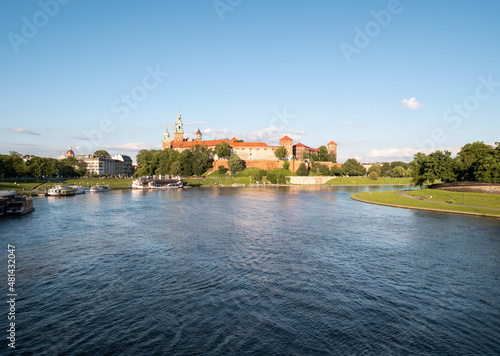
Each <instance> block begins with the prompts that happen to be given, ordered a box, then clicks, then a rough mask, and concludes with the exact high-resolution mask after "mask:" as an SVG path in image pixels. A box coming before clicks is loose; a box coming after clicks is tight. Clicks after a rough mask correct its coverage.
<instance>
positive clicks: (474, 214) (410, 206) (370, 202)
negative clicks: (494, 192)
mask: <svg viewBox="0 0 500 356" xmlns="http://www.w3.org/2000/svg"><path fill="white" fill-rule="evenodd" d="M389 192H396V193H397V191H389ZM359 194H360V193H353V194H351V195H350V197H351V199H353V200H356V201H359V202H361V203H367V204H375V205H382V206H388V207H393V208H401V209H413V210H422V211H430V212H435V213H448V214H460V215H469V216H480V217H489V218H497V219H500V214H488V213H476V212H471V211H460V210H452V209H439V208H429V207H420V206H415V205H400V204H394V203H386V202H379V201H373V200H369V199H365V198H363V197H360V196H359ZM417 201H419V200H417ZM407 202H410V201H407ZM456 207H461V206H460V205H456ZM481 208H482V209H491V208H488V207H481ZM493 209H494V208H493Z"/></svg>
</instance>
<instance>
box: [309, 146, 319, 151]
mask: <svg viewBox="0 0 500 356" xmlns="http://www.w3.org/2000/svg"><path fill="white" fill-rule="evenodd" d="M309 151H314V152H319V148H312V147H309Z"/></svg>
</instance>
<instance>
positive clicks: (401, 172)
mask: <svg viewBox="0 0 500 356" xmlns="http://www.w3.org/2000/svg"><path fill="white" fill-rule="evenodd" d="M406 175H407V172H406V169H404V168H403V167H401V166H396V167H394V168H393V169H392V176H393V177H398V178H401V177H406Z"/></svg>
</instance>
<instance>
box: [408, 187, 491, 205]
mask: <svg viewBox="0 0 500 356" xmlns="http://www.w3.org/2000/svg"><path fill="white" fill-rule="evenodd" d="M398 194H399V195H401V196H402V197H405V198H411V199H417V200H420V201H427V202H430V203H434V204H443V205H452V206H463V207H466V208H477V209H491V210H500V208H490V207H487V206H474V205H462V204H453V203H446V202H442V201H434V200H430V199H422V198H417V197H414V196H411V195H408V194H406V193H405V192H404V191H403V190H399V191H398Z"/></svg>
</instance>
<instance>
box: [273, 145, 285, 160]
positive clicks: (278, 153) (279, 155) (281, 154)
mask: <svg viewBox="0 0 500 356" xmlns="http://www.w3.org/2000/svg"><path fill="white" fill-rule="evenodd" d="M274 155H275V156H276V157H277V158H278V159H285V157H286V149H285V147H283V146H280V147H279V148H277V149H276V150H275V151H274Z"/></svg>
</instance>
